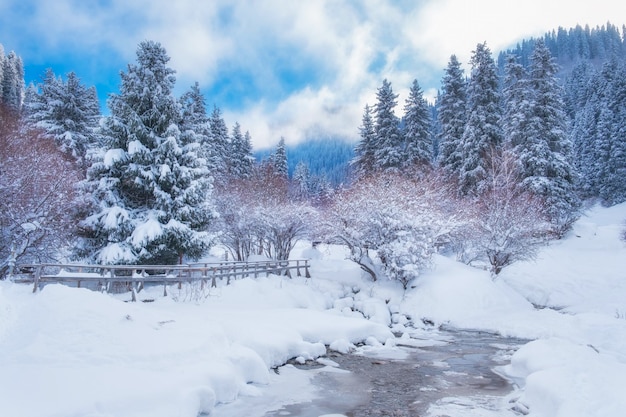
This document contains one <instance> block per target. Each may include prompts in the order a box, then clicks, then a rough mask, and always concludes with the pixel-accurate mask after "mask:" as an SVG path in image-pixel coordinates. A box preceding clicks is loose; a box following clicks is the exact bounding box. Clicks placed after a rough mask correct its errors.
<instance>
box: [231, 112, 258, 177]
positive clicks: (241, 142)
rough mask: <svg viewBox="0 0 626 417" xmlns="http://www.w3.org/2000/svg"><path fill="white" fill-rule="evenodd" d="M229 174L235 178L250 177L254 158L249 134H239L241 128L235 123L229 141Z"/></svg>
mask: <svg viewBox="0 0 626 417" xmlns="http://www.w3.org/2000/svg"><path fill="white" fill-rule="evenodd" d="M229 159H230V163H229V174H230V175H231V176H234V177H235V178H248V177H249V176H250V175H252V168H253V165H254V157H253V155H252V144H251V140H250V133H248V132H246V134H245V135H243V134H241V126H240V125H239V123H235V126H233V133H232V136H231V139H230V153H229Z"/></svg>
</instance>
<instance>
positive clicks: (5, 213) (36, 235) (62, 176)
mask: <svg viewBox="0 0 626 417" xmlns="http://www.w3.org/2000/svg"><path fill="white" fill-rule="evenodd" d="M2 122H3V123H2V130H1V131H0V234H1V237H2V239H1V240H0V277H3V276H4V275H6V273H7V271H8V268H9V264H11V263H12V262H14V261H21V262H35V261H39V262H42V261H54V260H58V258H59V257H61V256H63V251H64V249H66V248H67V247H68V244H69V242H70V240H71V238H72V236H73V233H74V230H75V227H74V224H75V222H74V217H73V216H74V213H75V210H76V194H75V191H74V185H75V184H76V183H77V182H78V181H79V180H80V179H81V174H80V171H79V170H78V169H77V167H76V166H75V164H74V163H73V160H72V159H71V158H69V157H68V156H66V155H64V154H63V153H62V152H61V151H60V150H59V149H58V148H57V147H56V145H55V144H54V142H53V141H52V140H50V139H48V138H45V137H43V136H42V135H41V134H39V132H37V131H33V130H28V129H26V128H23V127H22V126H21V124H20V121H19V119H18V118H17V115H15V114H7V113H3V115H2Z"/></svg>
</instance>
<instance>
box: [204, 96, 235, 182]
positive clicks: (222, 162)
mask: <svg viewBox="0 0 626 417" xmlns="http://www.w3.org/2000/svg"><path fill="white" fill-rule="evenodd" d="M209 126H210V128H211V142H212V145H211V148H212V149H213V152H214V156H213V157H212V162H213V163H214V164H215V173H214V175H215V176H216V177H217V179H218V181H222V180H223V179H224V177H225V176H226V175H227V173H228V165H229V163H230V154H229V152H230V137H229V136H228V128H227V127H226V122H225V121H224V119H223V118H222V111H221V110H220V109H219V107H217V106H213V111H212V112H211V116H210V117H209Z"/></svg>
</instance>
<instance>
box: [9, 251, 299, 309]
mask: <svg viewBox="0 0 626 417" xmlns="http://www.w3.org/2000/svg"><path fill="white" fill-rule="evenodd" d="M309 267H310V264H309V260H308V259H293V260H285V261H274V260H270V261H256V262H236V261H230V262H229V261H224V262H207V263H194V264H187V265H89V264H52V263H43V264H19V265H16V266H15V269H14V271H15V273H14V274H13V276H12V277H11V279H12V280H13V281H14V282H17V283H32V284H33V292H36V291H37V290H39V289H40V288H42V287H43V286H44V285H45V284H48V283H66V284H74V285H75V286H76V287H81V286H85V287H87V288H91V289H97V290H100V291H111V290H112V289H113V288H114V287H115V286H117V287H118V288H120V287H121V288H125V289H127V290H128V291H131V292H132V301H136V300H137V293H138V292H140V291H141V290H142V289H143V288H144V286H145V285H146V284H152V285H163V295H167V287H168V286H170V285H178V287H179V288H180V287H181V286H182V284H183V283H192V282H197V283H199V285H200V286H201V287H204V286H205V285H209V283H210V285H211V287H216V286H217V281H218V280H225V281H226V285H228V284H230V281H231V279H237V278H245V277H254V278H257V277H259V276H263V275H264V276H269V275H270V274H274V275H286V276H289V277H291V276H292V271H295V273H296V274H297V276H305V277H306V278H310V277H311V275H310V272H309Z"/></svg>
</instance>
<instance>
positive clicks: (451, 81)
mask: <svg viewBox="0 0 626 417" xmlns="http://www.w3.org/2000/svg"><path fill="white" fill-rule="evenodd" d="M441 89H442V92H441V96H440V97H439V100H438V112H437V117H438V120H439V125H440V129H441V131H440V134H439V152H440V155H439V166H441V167H442V168H444V169H445V170H446V171H447V172H449V173H451V174H454V175H457V176H458V175H459V173H460V169H461V163H462V161H463V156H462V138H463V130H464V129H465V120H466V114H465V112H466V106H467V87H466V83H465V78H464V76H463V69H462V68H461V64H460V63H459V61H458V59H457V57H456V56H455V55H452V56H451V57H450V62H449V63H448V67H447V68H446V72H445V75H444V77H443V80H442V86H441Z"/></svg>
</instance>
